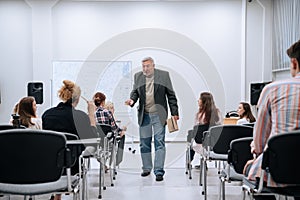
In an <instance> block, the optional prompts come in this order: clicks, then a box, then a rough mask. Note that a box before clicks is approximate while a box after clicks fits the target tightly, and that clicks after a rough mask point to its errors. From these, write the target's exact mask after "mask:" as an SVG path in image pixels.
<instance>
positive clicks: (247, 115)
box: [236, 102, 255, 124]
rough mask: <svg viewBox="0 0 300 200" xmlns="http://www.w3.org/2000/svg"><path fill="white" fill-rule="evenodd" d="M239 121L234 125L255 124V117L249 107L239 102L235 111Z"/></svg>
mask: <svg viewBox="0 0 300 200" xmlns="http://www.w3.org/2000/svg"><path fill="white" fill-rule="evenodd" d="M237 112H238V114H239V117H240V119H239V120H237V122H236V124H247V123H253V122H255V117H254V116H253V114H252V112H251V107H250V105H249V104H248V103H246V102H240V104H239V107H238V110H237Z"/></svg>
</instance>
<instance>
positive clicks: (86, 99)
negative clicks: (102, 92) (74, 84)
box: [80, 96, 89, 102]
mask: <svg viewBox="0 0 300 200" xmlns="http://www.w3.org/2000/svg"><path fill="white" fill-rule="evenodd" d="M80 97H81V98H83V100H85V101H86V102H88V101H89V100H87V98H85V97H84V96H80Z"/></svg>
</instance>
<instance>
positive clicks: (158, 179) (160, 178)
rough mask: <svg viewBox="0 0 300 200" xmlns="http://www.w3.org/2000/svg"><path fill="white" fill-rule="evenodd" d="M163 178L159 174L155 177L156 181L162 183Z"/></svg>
mask: <svg viewBox="0 0 300 200" xmlns="http://www.w3.org/2000/svg"><path fill="white" fill-rule="evenodd" d="M163 180H164V177H163V175H161V174H158V175H156V181H163Z"/></svg>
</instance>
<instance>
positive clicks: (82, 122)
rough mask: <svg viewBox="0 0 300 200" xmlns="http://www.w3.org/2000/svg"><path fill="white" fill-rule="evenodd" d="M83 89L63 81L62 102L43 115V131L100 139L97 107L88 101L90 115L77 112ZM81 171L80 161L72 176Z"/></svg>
mask: <svg viewBox="0 0 300 200" xmlns="http://www.w3.org/2000/svg"><path fill="white" fill-rule="evenodd" d="M80 95H81V89H80V87H79V86H77V85H76V84H75V83H73V82H72V81H69V80H64V81H63V86H62V87H61V88H60V90H59V91H58V96H59V98H60V99H61V100H62V102H60V103H59V104H58V105H57V106H56V107H53V108H50V109H48V110H46V111H45V112H44V113H43V115H42V122H43V129H46V130H53V131H58V132H67V133H71V134H75V135H77V136H78V137H79V138H80V139H87V138H95V137H98V134H97V130H96V122H95V117H94V111H95V105H94V103H93V102H92V101H88V102H87V104H88V115H87V114H86V113H85V112H83V111H81V110H76V109H75V107H76V106H77V105H78V103H79V99H80ZM78 171H79V160H78V159H77V161H76V163H75V165H74V166H73V167H72V168H71V172H72V174H76V173H78ZM54 199H55V200H60V199H61V195H59V194H57V195H55V197H54Z"/></svg>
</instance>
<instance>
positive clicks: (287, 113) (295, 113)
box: [244, 40, 300, 200]
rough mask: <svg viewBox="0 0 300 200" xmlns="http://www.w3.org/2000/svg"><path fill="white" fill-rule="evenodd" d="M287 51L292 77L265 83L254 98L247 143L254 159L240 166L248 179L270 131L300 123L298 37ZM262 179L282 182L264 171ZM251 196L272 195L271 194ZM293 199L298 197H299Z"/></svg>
mask: <svg viewBox="0 0 300 200" xmlns="http://www.w3.org/2000/svg"><path fill="white" fill-rule="evenodd" d="M287 54H288V56H289V57H290V73H291V75H292V78H289V79H286V80H280V81H275V82H273V83H270V84H268V85H266V86H265V87H264V88H263V90H262V92H261V94H260V97H259V100H258V104H257V106H258V114H257V121H256V123H255V126H254V129H253V131H254V132H253V142H252V143H251V152H252V153H253V154H256V159H253V160H250V161H249V162H248V163H247V164H246V166H245V168H244V173H245V174H246V175H247V176H248V179H249V180H252V181H256V180H257V179H258V178H259V177H260V175H261V163H262V155H263V151H264V150H265V148H266V144H267V142H268V140H269V139H270V138H271V137H272V136H274V135H277V134H284V133H286V132H289V131H293V130H296V129H299V127H300V120H299V116H300V109H299V108H300V101H299V99H300V66H299V63H300V40H299V41H298V42H296V43H294V44H293V45H292V46H291V47H290V48H289V49H288V50H287ZM264 181H265V182H266V184H267V186H271V187H284V186H285V185H282V184H279V183H276V182H275V181H274V180H273V179H272V177H271V176H270V175H268V176H267V175H266V177H264ZM254 198H255V200H258V199H272V200H275V199H276V198H275V196H274V195H273V196H263V195H262V196H255V197H254ZM294 199H297V200H299V199H300V197H294Z"/></svg>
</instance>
